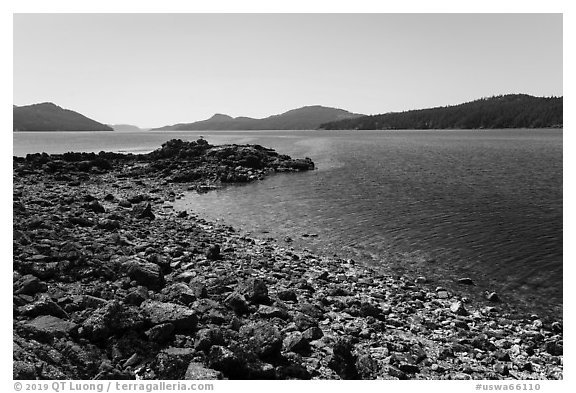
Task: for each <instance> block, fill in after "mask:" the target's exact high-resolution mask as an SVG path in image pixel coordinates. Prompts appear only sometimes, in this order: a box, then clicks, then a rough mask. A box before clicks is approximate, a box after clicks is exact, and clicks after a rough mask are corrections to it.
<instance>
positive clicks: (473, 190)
mask: <svg viewBox="0 0 576 393" xmlns="http://www.w3.org/2000/svg"><path fill="white" fill-rule="evenodd" d="M33 134H36V135H33ZM56 134H57V138H60V139H57V141H59V142H60V144H58V143H56V142H55V141H56V140H55V139H52V138H51V137H49V136H46V134H38V133H20V134H14V151H15V154H18V155H22V154H25V153H26V152H31V151H35V150H34V149H36V151H38V147H40V146H41V147H42V149H40V150H46V151H48V152H62V151H68V150H85V151H88V150H89V151H99V150H102V149H106V150H115V151H122V150H124V151H135V152H139V151H148V150H152V149H153V148H155V147H158V146H159V145H160V144H161V143H162V142H164V141H166V140H167V139H169V138H173V137H179V138H183V139H195V138H196V137H197V136H199V135H203V136H204V137H205V138H206V139H207V140H208V141H209V142H210V143H213V144H218V143H229V142H233V143H258V144H261V145H264V146H268V147H272V148H275V149H276V150H277V151H279V152H281V153H286V154H290V155H293V156H308V157H311V158H312V159H313V160H314V161H315V163H316V164H317V167H318V170H316V171H313V172H309V173H302V174H295V175H278V176H273V177H270V178H268V179H266V180H264V181H261V182H257V183H253V184H249V185H243V186H234V187H228V188H226V189H223V190H219V191H216V192H211V193H207V194H196V193H190V194H188V195H187V196H186V197H185V198H184V199H182V200H180V201H178V203H177V206H176V207H177V208H182V209H184V208H186V209H189V210H192V211H195V212H197V213H199V214H200V215H202V216H205V217H207V218H209V219H212V220H216V219H223V220H224V221H225V222H226V223H228V224H230V225H232V226H235V227H238V228H241V229H243V230H244V231H249V232H251V233H253V234H255V235H259V236H264V237H266V236H273V237H275V238H277V239H280V240H281V239H283V238H284V237H286V236H290V237H291V238H293V239H294V243H296V245H297V246H304V247H307V248H310V249H313V250H315V251H321V252H325V253H326V252H327V253H339V254H342V255H345V256H350V257H354V258H357V259H362V260H365V261H368V262H369V263H372V264H374V265H376V266H381V267H383V268H385V269H386V270H387V271H393V272H395V273H398V274H402V273H408V274H411V275H420V274H422V275H425V276H427V277H428V278H429V279H430V280H431V281H432V282H433V283H435V284H438V285H442V286H447V287H453V286H454V280H455V279H457V278H459V277H471V278H473V280H474V281H475V282H477V283H478V286H477V287H474V288H473V290H472V292H471V296H479V294H480V293H481V292H482V291H483V290H496V291H497V292H498V293H499V294H500V296H501V297H502V298H504V300H505V301H506V302H509V303H512V304H516V305H520V306H522V305H524V306H526V307H529V308H530V309H532V310H535V311H538V312H542V313H549V314H556V315H559V313H561V310H562V130H490V131H486V130H483V131H393V132H388V131H387V132H381V131H265V132H262V131H252V132H244V131H242V132H213V131H206V132H170V133H146V134H142V133H140V134H135V133H122V134H114V135H113V136H111V137H109V134H106V135H102V134H95V133H82V135H78V134H80V133H73V134H74V135H72V134H70V133H56ZM76 137H78V139H76ZM44 139H46V140H44ZM48 141H50V143H48ZM90 141H91V142H90ZM96 142H97V144H95V143H96ZM30 149H33V150H30ZM303 234H317V235H318V236H317V237H302V235H303Z"/></svg>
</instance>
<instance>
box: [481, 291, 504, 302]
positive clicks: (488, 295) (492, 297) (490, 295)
mask: <svg viewBox="0 0 576 393" xmlns="http://www.w3.org/2000/svg"><path fill="white" fill-rule="evenodd" d="M485 296H486V299H487V300H488V301H491V302H499V301H500V297H499V296H498V294H497V293H496V292H486V293H485Z"/></svg>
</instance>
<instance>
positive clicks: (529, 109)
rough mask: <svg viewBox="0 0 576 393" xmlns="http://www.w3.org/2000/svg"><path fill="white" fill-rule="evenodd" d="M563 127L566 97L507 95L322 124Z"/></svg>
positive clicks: (335, 126)
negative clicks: (564, 100)
mask: <svg viewBox="0 0 576 393" xmlns="http://www.w3.org/2000/svg"><path fill="white" fill-rule="evenodd" d="M562 125H563V97H535V96H531V95H528V94H506V95H499V96H492V97H485V98H480V99H477V100H474V101H469V102H465V103H462V104H458V105H450V106H443V107H434V108H426V109H414V110H409V111H404V112H389V113H384V114H378V115H370V116H363V117H358V118H355V119H344V120H340V121H335V122H327V123H324V124H322V125H320V127H319V129H324V130H345V129H348V130H406V129H415V130H426V129H484V128H487V129H496V128H551V127H557V128H558V127H562Z"/></svg>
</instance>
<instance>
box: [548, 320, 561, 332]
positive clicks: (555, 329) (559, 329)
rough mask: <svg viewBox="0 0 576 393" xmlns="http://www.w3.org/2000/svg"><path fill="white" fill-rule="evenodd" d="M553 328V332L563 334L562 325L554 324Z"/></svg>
mask: <svg viewBox="0 0 576 393" xmlns="http://www.w3.org/2000/svg"><path fill="white" fill-rule="evenodd" d="M551 328H552V331H554V332H556V333H562V332H563V328H562V324H561V323H560V322H552V325H551Z"/></svg>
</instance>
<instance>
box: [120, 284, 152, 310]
mask: <svg viewBox="0 0 576 393" xmlns="http://www.w3.org/2000/svg"><path fill="white" fill-rule="evenodd" d="M146 299H148V291H147V290H146V288H144V287H138V288H135V289H133V290H132V291H130V292H129V293H128V294H127V295H126V296H125V297H124V303H126V304H132V305H135V306H139V305H140V304H142V302H143V301H144V300H146Z"/></svg>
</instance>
